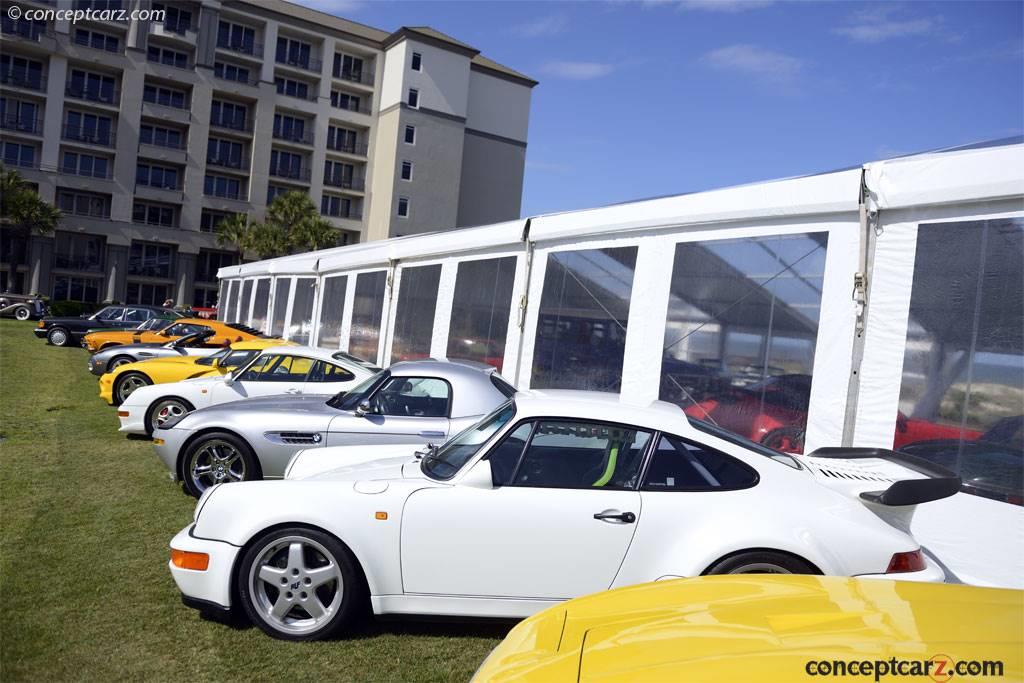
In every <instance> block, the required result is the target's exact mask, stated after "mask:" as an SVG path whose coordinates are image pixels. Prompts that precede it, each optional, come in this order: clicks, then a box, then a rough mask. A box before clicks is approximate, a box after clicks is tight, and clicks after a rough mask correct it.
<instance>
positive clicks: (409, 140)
mask: <svg viewBox="0 0 1024 683" xmlns="http://www.w3.org/2000/svg"><path fill="white" fill-rule="evenodd" d="M405 144H407V145H415V144H416V126H406V127H405Z"/></svg>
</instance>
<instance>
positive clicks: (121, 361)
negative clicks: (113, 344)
mask: <svg viewBox="0 0 1024 683" xmlns="http://www.w3.org/2000/svg"><path fill="white" fill-rule="evenodd" d="M134 362H135V359H134V358H132V357H131V356H114V357H113V358H111V359H110V362H109V363H107V372H112V371H114V370H116V369H117V368H119V367H121V366H122V365H127V364H128V363H134Z"/></svg>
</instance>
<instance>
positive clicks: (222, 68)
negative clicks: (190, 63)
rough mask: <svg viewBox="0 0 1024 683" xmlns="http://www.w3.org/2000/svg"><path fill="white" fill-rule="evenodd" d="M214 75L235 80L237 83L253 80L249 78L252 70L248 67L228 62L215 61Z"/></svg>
mask: <svg viewBox="0 0 1024 683" xmlns="http://www.w3.org/2000/svg"><path fill="white" fill-rule="evenodd" d="M213 75H214V76H216V77H217V78H223V79H224V80H226V81H235V82H236V83H251V82H252V81H250V80H249V76H250V72H249V70H248V69H246V68H245V67H243V66H237V65H235V64H229V63H227V62H214V63H213Z"/></svg>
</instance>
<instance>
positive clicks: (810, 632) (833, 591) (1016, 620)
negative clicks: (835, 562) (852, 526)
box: [473, 574, 1024, 683]
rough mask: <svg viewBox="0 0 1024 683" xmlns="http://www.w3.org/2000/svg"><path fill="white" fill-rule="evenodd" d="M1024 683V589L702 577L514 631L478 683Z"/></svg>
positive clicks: (553, 614) (648, 587)
mask: <svg viewBox="0 0 1024 683" xmlns="http://www.w3.org/2000/svg"><path fill="white" fill-rule="evenodd" d="M845 677H850V680H864V681H878V680H882V681H902V680H915V681H921V680H925V681H931V680H935V681H947V680H950V679H951V678H955V679H956V680H961V679H964V678H971V680H975V679H977V680H1012V681H1019V680H1021V679H1022V677H1024V591H1018V590H1007V589H1001V588H978V587H975V586H965V585H952V584H932V583H917V582H912V581H889V580H876V579H850V578H841V577H830V576H796V575H767V574H760V575H754V574H745V575H727V576H704V577H699V578H693V579H678V580H670V581H660V582H656V583H648V584H642V585H639V586H632V587H629V588H621V589H618V590H613V591H608V592H605V593H596V594H594V595H590V596H587V597H583V598H577V599H576V600H570V601H568V602H566V603H563V604H561V605H558V606H556V607H551V608H549V609H546V610H544V611H543V612H539V613H538V614H535V615H534V616H532V617H530V618H529V619H527V620H525V621H523V622H520V623H519V625H517V626H516V627H515V628H514V629H512V631H511V632H510V633H509V634H508V636H507V637H506V638H505V640H504V641H502V642H501V643H500V644H499V645H498V647H497V648H495V649H494V651H493V652H491V654H490V656H489V657H488V658H487V659H486V661H484V663H483V665H482V666H481V667H480V669H479V670H478V671H477V673H476V676H475V677H474V678H473V681H474V682H475V683H483V682H484V681H486V682H488V683H497V682H498V681H517V682H518V683H541V682H544V683H554V682H555V681H559V682H563V681H600V682H601V683H627V682H628V683H654V682H655V681H657V682H659V683H660V682H662V681H714V682H716V683H726V682H727V681H758V682H759V683H764V682H768V681H779V682H780V683H781V682H785V683H789V682H790V681H813V680H842V679H844V678H845Z"/></svg>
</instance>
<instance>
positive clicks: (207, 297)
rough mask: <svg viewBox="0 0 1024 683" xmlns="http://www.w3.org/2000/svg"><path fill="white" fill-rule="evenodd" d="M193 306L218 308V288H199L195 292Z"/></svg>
mask: <svg viewBox="0 0 1024 683" xmlns="http://www.w3.org/2000/svg"><path fill="white" fill-rule="evenodd" d="M192 306H193V307H194V308H216V307H217V288H216V287H199V286H197V287H196V288H195V289H194V290H193V294H192Z"/></svg>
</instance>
